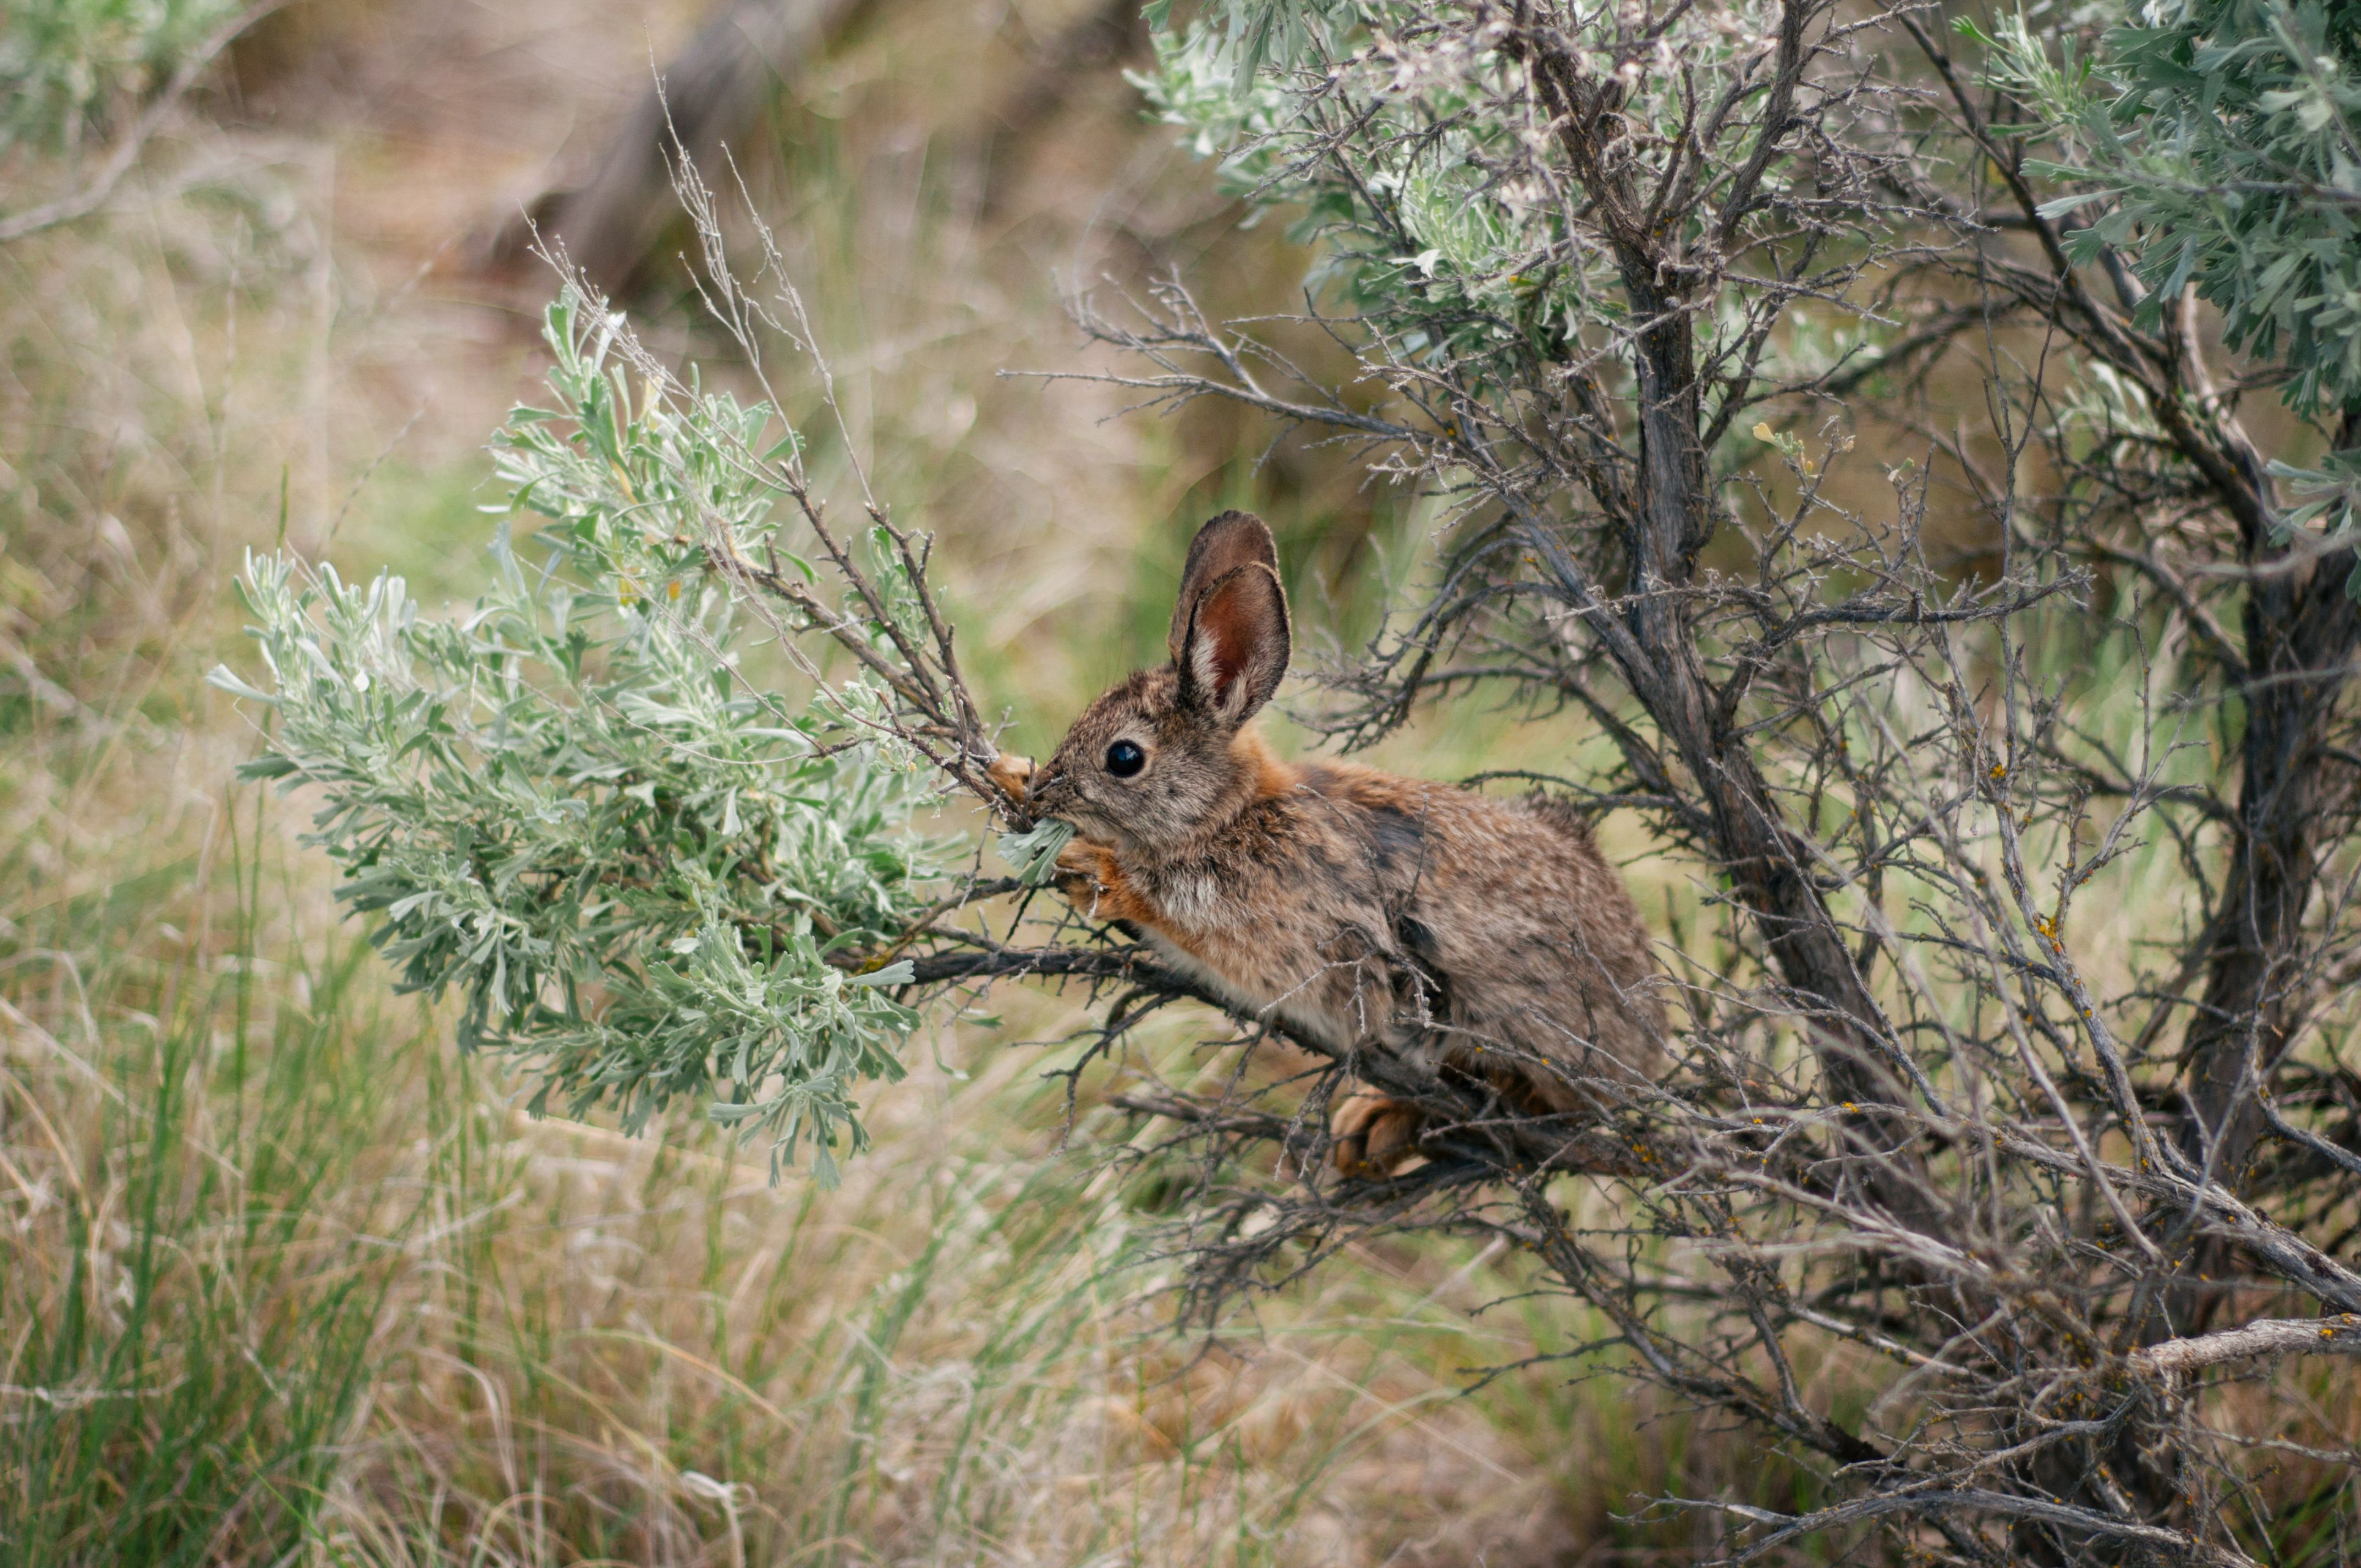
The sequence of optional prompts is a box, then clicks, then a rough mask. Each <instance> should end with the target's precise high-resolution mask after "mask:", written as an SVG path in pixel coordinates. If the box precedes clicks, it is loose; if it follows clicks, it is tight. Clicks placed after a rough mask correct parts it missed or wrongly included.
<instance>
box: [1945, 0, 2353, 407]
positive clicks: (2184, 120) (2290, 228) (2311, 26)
mask: <svg viewBox="0 0 2361 1568" xmlns="http://www.w3.org/2000/svg"><path fill="white" fill-rule="evenodd" d="M2114 21H2115V24H2116V25H2114V27H2110V28H2109V29H2108V30H2107V31H2106V32H2105V33H2104V35H2103V37H2102V38H2101V39H2100V40H2099V42H2098V44H2097V46H2096V48H2095V49H2092V51H2091V52H2090V53H2089V54H2087V55H2083V54H2081V53H2080V52H2079V51H2078V49H2077V48H2076V46H2075V42H2074V39H2073V36H2072V33H2071V32H2070V31H2069V32H2068V33H2067V34H2066V35H2065V38H2064V40H2063V44H2062V53H2061V54H2060V55H2059V57H2058V58H2055V59H2053V58H2052V57H2051V54H2050V51H2049V49H2048V48H2047V47H2046V46H2045V44H2044V43H2043V41H2042V40H2041V39H2040V38H2037V36H2036V35H2035V33H2034V31H2033V30H2032V29H2031V28H2029V27H2028V26H2027V24H2026V20H2025V18H2024V17H2023V16H2015V17H2012V18H2010V19H2009V21H2008V22H2006V23H2005V24H2004V25H2003V26H2002V27H2001V28H2000V29H1999V37H1998V38H1996V39H1993V40H1988V42H1989V43H1990V44H1991V47H1992V48H1993V57H1994V60H1995V63H1996V65H1997V66H1998V68H1999V71H2000V72H2001V74H2002V76H2003V78H2004V82H2005V83H2006V84H2007V85H2008V86H2010V87H2011V88H2013V89H2015V91H2017V93H2019V95H2020V97H2021V98H2022V99H2023V101H2025V102H2026V103H2028V104H2033V105H2035V106H2037V108H2038V109H2039V111H2040V112H2041V113H2042V115H2043V117H2044V119H2045V120H2046V121H2047V122H2048V126H2047V128H2048V130H2049V131H2050V132H2051V133H2052V134H2053V135H2054V136H2056V137H2057V138H2058V139H2059V144H2060V147H2061V148H2062V152H2061V155H2060V156H2059V157H2057V158H2054V159H2049V160H2048V161H2044V162H2037V163H2035V164H2034V165H2032V166H2031V167H2032V170H2033V171H2034V172H2036V173H2039V174H2043V175H2046V176H2049V177H2053V178H2060V179H2070V180H2076V181H2082V182H2085V183H2086V184H2087V185H2088V187H2089V188H2086V189H2084V190H2081V191H2079V192H2074V193H2072V194H2069V195H2065V196H2061V197H2059V198H2058V199H2057V200H2055V201H2052V202H2050V203H2047V205H2046V206H2045V208H2044V211H2045V212H2046V213H2047V214H2049V215H2051V216H2059V215H2063V214H2067V213H2070V212H2075V211H2077V210H2078V209H2079V210H2081V213H2082V215H2083V217H2084V218H2085V219H2086V220H2087V222H2086V223H2085V224H2084V225H2083V226H2081V228H2079V229H2078V230H2076V231H2075V232H2074V234H2073V236H2072V237H2071V240H2070V248H2069V254H2070V255H2071V256H2073V258H2075V259H2076V260H2077V261H2081V262H2085V263H2087V262H2091V261H2094V260H2097V259H2098V258H2100V256H2101V254H2102V252H2103V249H2104V248H2105V247H2110V246H2112V247H2117V248H2118V249H2119V250H2121V251H2123V252H2124V253H2125V255H2126V256H2127V257H2128V258H2130V260H2131V262H2132V265H2133V268H2134V269H2135V270H2136V272H2137V273H2138V275H2139V277H2140V280H2141V281H2142V282H2144V283H2145V284H2146V285H2147V288H2148V290H2149V291H2150V292H2149V294H2148V296H2147V311H2146V313H2145V315H2144V316H2143V318H2142V319H2143V322H2144V324H2152V323H2154V321H2155V320H2156V319H2157V312H2158V310H2159V309H2160V308H2161V305H2162V302H2164V301H2166V300H2169V299H2171V298H2173V297H2174V296H2176V295H2178V294H2179V293H2180V290H2181V288H2182V287H2183V286H2184V285H2186V284H2194V285H2195V286H2196V289H2197V292H2198V294H2199V296H2200V297H2201V298H2202V299H2204V300H2206V301H2208V302H2211V303H2212V304H2213V305H2214V306H2216V307H2217V308H2219V309H2220V311H2221V313H2222V326H2223V335H2224V339H2225V340H2226V341H2227V342H2228V344H2229V345H2230V346H2231V347H2232V348H2234V349H2237V350H2239V351H2241V352H2244V353H2247V354H2251V355H2253V356H2255V357H2256V358H2257V359H2260V360H2265V361H2269V362H2274V363H2276V364H2278V365H2280V366H2283V367H2285V369H2286V375H2287V380H2286V384H2285V390H2286V395H2287V398H2288V400H2289V402H2290V404H2291V405H2292V406H2293V407H2295V408H2296V409H2297V410H2299V411H2303V412H2307V413H2310V412H2315V411H2323V410H2325V411H2332V412H2334V411H2340V410H2343V409H2346V408H2352V407H2356V406H2361V8H2356V6H2354V5H2350V4H2344V5H2327V4H2322V3H2319V0H2301V3H2300V4H2290V3H2289V0H2164V3H2159V4H2153V5H2123V6H2121V7H2120V8H2118V9H2116V10H2115V14H2114ZM1962 28H1963V30H1964V31H1967V32H1969V33H1971V34H1973V33H1974V31H1975V29H1974V28H1973V27H1972V25H1970V24H1964V23H1963V24H1962Z"/></svg>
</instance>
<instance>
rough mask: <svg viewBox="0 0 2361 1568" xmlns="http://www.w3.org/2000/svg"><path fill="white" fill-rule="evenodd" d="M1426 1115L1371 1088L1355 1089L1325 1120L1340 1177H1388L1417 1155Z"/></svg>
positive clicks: (1404, 1102)
mask: <svg viewBox="0 0 2361 1568" xmlns="http://www.w3.org/2000/svg"><path fill="white" fill-rule="evenodd" d="M1425 1123H1426V1113H1424V1112H1422V1111H1421V1110H1420V1109H1419V1108H1418V1107H1417V1106H1415V1105H1413V1104H1411V1103H1410V1102H1408V1101H1406V1100H1396V1099H1394V1098H1393V1097H1392V1096H1391V1095H1389V1094H1381V1093H1379V1092H1378V1091H1376V1090H1374V1089H1362V1090H1356V1091H1354V1092H1353V1093H1351V1094H1348V1095H1346V1096H1345V1099H1344V1101H1343V1102H1341V1103H1339V1104H1338V1105H1337V1107H1336V1110H1335V1113H1334V1114H1333V1115H1331V1116H1330V1117H1329V1118H1328V1132H1329V1135H1330V1136H1331V1137H1333V1138H1334V1140H1335V1150H1334V1160H1335V1162H1336V1173H1337V1174H1338V1175H1339V1176H1367V1177H1380V1176H1391V1175H1392V1174H1393V1173H1394V1172H1395V1171H1396V1170H1399V1169H1400V1168H1401V1167H1402V1166H1404V1165H1405V1164H1407V1163H1409V1162H1410V1161H1411V1159H1413V1158H1415V1157H1417V1155H1418V1135H1419V1132H1420V1130H1421V1129H1422V1127H1423V1126H1424V1125H1425Z"/></svg>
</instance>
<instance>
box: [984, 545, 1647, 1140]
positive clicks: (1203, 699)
mask: <svg viewBox="0 0 2361 1568" xmlns="http://www.w3.org/2000/svg"><path fill="white" fill-rule="evenodd" d="M1278 565H1279V557H1278V554H1277V552H1276V551H1275V550H1274V549H1273V548H1272V544H1271V537H1270V530H1269V529H1268V528H1267V527H1265V526H1264V525H1263V522H1262V520H1261V519H1259V518H1257V517H1253V516H1250V515H1249V514H1247V513H1246V512H1237V511H1233V512H1224V514H1223V515H1221V516H1220V517H1217V518H1215V519H1213V521H1211V522H1208V523H1207V524H1205V526H1204V527H1203V528H1202V529H1201V530H1199V531H1198V533H1197V537H1196V539H1195V540H1194V541H1193V542H1192V543H1191V544H1190V546H1189V561H1188V565H1187V567H1186V568H1185V570H1184V572H1183V574H1182V577H1181V583H1180V602H1179V603H1178V604H1177V605H1175V606H1174V608H1173V611H1172V632H1171V639H1170V646H1171V651H1172V662H1171V663H1170V664H1169V665H1167V666H1165V667H1164V668H1161V669H1155V670H1147V671H1143V672H1141V673H1140V674H1136V675H1133V676H1132V677H1131V678H1130V679H1128V680H1126V681H1125V682H1124V683H1123V684H1122V685H1118V686H1116V687H1115V689H1114V690H1113V691H1110V692H1108V693H1107V694H1106V695H1105V696H1102V697H1101V698H1099V699H1098V701H1096V702H1094V703H1093V704H1092V705H1091V707H1089V709H1088V710H1086V711H1085V712H1084V713H1083V714H1082V717H1081V718H1079V719H1077V720H1075V722H1074V726H1073V728H1072V729H1071V730H1070V731H1069V732H1068V733H1067V735H1066V738H1065V740H1063V741H1062V742H1060V745H1059V747H1058V750H1057V752H1056V754H1055V755H1053V756H1052V757H1051V758H1050V760H1049V762H1048V764H1047V765H1045V766H1043V767H1041V768H1040V769H1038V771H1034V772H1032V773H1031V775H1030V779H1029V784H1028V783H1026V782H1025V781H1024V769H1023V766H1022V764H1018V765H1017V767H1016V772H1015V773H1013V774H1009V775H1005V776H1007V777H1009V778H1010V781H1011V782H1013V783H1017V784H1018V786H1019V787H1022V788H1026V789H1027V799H1028V802H1029V804H1030V805H1031V806H1032V808H1033V809H1034V810H1035V811H1036V812H1038V813H1039V814H1040V815H1042V816H1046V817H1062V818H1064V819H1065V820H1066V821H1069V822H1071V823H1072V824H1073V825H1074V828H1075V832H1076V837H1075V839H1074V841H1073V842H1072V843H1071V844H1069V845H1068V846H1067V848H1066V850H1065V852H1064V853H1063V854H1061V855H1060V857H1059V859H1058V869H1059V872H1060V875H1059V887H1060V891H1061V892H1063V893H1064V894H1065V895H1066V896H1067V897H1068V898H1069V899H1071V901H1072V902H1073V904H1074V905H1075V907H1076V908H1078V909H1080V910H1081V911H1082V913H1083V914H1085V915H1086V916H1090V917H1091V918H1093V919H1098V920H1110V921H1120V922H1125V923H1126V924H1128V925H1130V926H1131V927H1136V928H1137V930H1138V932H1139V933H1140V934H1141V935H1142V936H1143V937H1144V938H1145V939H1146V940H1147V941H1148V942H1150V943H1151V944H1153V945H1154V946H1155V947H1156V948H1158V949H1159V951H1160V952H1161V953H1162V954H1163V956H1164V957H1165V958H1166V959H1167V960H1168V961H1170V963H1171V964H1172V965H1174V966H1175V967H1176V968H1179V969H1180V970H1184V971H1186V972H1188V973H1191V974H1193V975H1195V976H1198V977H1200V978H1202V979H1203V980H1205V981H1210V982H1211V983H1212V985H1213V987H1214V989H1216V990H1218V991H1220V992H1223V993H1224V994H1225V995H1227V996H1229V997H1231V998H1233V999H1234V1000H1235V1002H1236V1003H1238V1004H1240V1005H1241V1006H1243V1007H1244V1008H1246V1009H1247V1010H1249V1011H1254V1012H1265V1011H1268V1012H1269V1013H1271V1014H1276V1015H1277V1018H1278V1019H1279V1021H1280V1022H1282V1023H1283V1024H1284V1025H1286V1026H1287V1027H1288V1028H1289V1029H1290V1030H1292V1031H1294V1032H1297V1033H1299V1034H1301V1035H1303V1036H1309V1037H1310V1038H1311V1039H1312V1040H1313V1041H1316V1042H1317V1043H1319V1044H1320V1045H1322V1046H1323V1047H1327V1048H1328V1049H1330V1050H1333V1051H1335V1052H1337V1053H1339V1054H1340V1055H1345V1056H1346V1057H1347V1058H1348V1059H1349V1054H1350V1053H1352V1052H1354V1051H1356V1049H1359V1048H1361V1047H1364V1046H1367V1045H1380V1046H1382V1047H1385V1048H1387V1049H1389V1050H1390V1051H1392V1052H1394V1053H1396V1054H1397V1055H1398V1056H1399V1057H1400V1058H1404V1059H1407V1060H1410V1061H1411V1062H1414V1063H1416V1064H1418V1065H1420V1066H1422V1067H1424V1068H1425V1069H1429V1070H1433V1069H1435V1068H1437V1067H1439V1066H1443V1065H1445V1064H1448V1065H1451V1066H1453V1067H1455V1068H1458V1069H1463V1070H1467V1071H1471V1072H1478V1073H1481V1074H1482V1075H1483V1076H1485V1077H1486V1078H1488V1080H1490V1081H1492V1082H1493V1083H1494V1084H1496V1085H1497V1086H1499V1088H1500V1089H1501V1090H1502V1091H1505V1092H1507V1093H1508V1094H1510V1096H1511V1097H1512V1098H1513V1099H1515V1100H1517V1101H1518V1102H1521V1104H1522V1105H1523V1107H1524V1108H1525V1109H1528V1110H1546V1111H1549V1112H1554V1113H1576V1112H1582V1111H1585V1110H1587V1109H1593V1108H1595V1107H1597V1106H1598V1105H1599V1104H1600V1103H1601V1091H1602V1087H1603V1086H1602V1083H1601V1080H1605V1083H1606V1085H1611V1084H1613V1083H1616V1082H1622V1083H1627V1084H1628V1083H1633V1082H1637V1081H1641V1080H1643V1079H1644V1078H1645V1077H1646V1076H1647V1075H1649V1074H1650V1073H1651V1072H1652V1071H1653V1069H1654V1065H1655V1063H1656V1062H1657V1060H1658V1059H1659V1057H1660V1055H1661V1043H1662V1041H1663V1038H1664V1010H1663V1006H1662V1003H1661V1002H1660V1001H1659V999H1658V997H1657V996H1656V993H1655V984H1654V979H1653V973H1654V971H1653V965H1652V963H1651V962H1650V955H1649V946H1648V938H1647V934H1646V932H1645V930H1644V929H1643V927H1642V926H1641V924H1640V916H1639V912H1638V910H1637V909H1636V908H1634V906H1633V905H1632V903H1631V894H1630V893H1629V892H1628V891H1626V889H1625V888H1624V886H1623V881H1622V879H1621V878H1620V876H1618V875H1617V874H1616V872H1615V870H1614V868H1613V867H1611V866H1609V864H1608V863H1607V861H1606V860H1605V858H1604V857H1602V856H1601V855H1600V854H1599V852H1598V849H1597V847H1596V846H1594V845H1593V844H1592V842H1591V839H1590V834H1589V830H1588V828H1587V826H1586V825H1585V824H1584V822H1583V820H1582V819H1581V817H1579V816H1578V815H1576V813H1575V812H1573V811H1572V810H1570V809H1568V808H1566V807H1565V806H1557V805H1553V804H1551V803H1549V802H1547V801H1544V800H1541V799H1528V800H1513V801H1512V800H1494V799H1489V798H1487V797H1486V796H1483V795H1477V794H1474V793H1472V792H1470V791H1467V790H1465V789H1460V788H1457V787H1455V786H1453V785H1450V784H1427V783H1422V782H1420V781H1418V780H1414V779H1404V778H1396V777H1394V776H1393V775H1391V774H1389V773H1379V772H1378V771H1377V770H1376V769H1374V768H1366V767H1360V766H1356V765H1355V764H1352V763H1349V762H1297V763H1290V762H1282V761H1280V760H1279V757H1278V756H1276V755H1275V754H1273V752H1272V751H1271V750H1270V748H1269V747H1268V745H1267V744H1266V743H1265V742H1264V740H1262V738H1261V737H1260V736H1259V735H1257V733H1256V732H1255V731H1254V730H1253V729H1250V728H1248V720H1250V719H1252V718H1254V716H1255V714H1256V712H1257V710H1258V709H1260V708H1261V707H1262V706H1263V705H1264V704H1265V703H1266V702H1268V701H1269V700H1270V696H1271V694H1272V693H1273V692H1275V691H1277V690H1278V689H1279V679H1280V677H1281V676H1283V675H1284V674H1286V673H1287V661H1288V652H1289V637H1288V617H1287V597H1286V593H1285V591H1284V590H1283V589H1282V588H1281V587H1280V586H1279V572H1278ZM1579 1080H1588V1083H1587V1092H1586V1090H1585V1087H1582V1086H1578V1081H1579ZM1605 1092H1606V1094H1607V1096H1608V1098H1609V1099H1611V1098H1612V1090H1611V1088H1607V1089H1606V1090H1605ZM1334 1133H1335V1135H1336V1139H1337V1147H1336V1160H1337V1164H1338V1166H1339V1168H1342V1169H1344V1170H1345V1171H1346V1172H1347V1173H1357V1172H1359V1171H1362V1170H1364V1169H1377V1170H1391V1169H1392V1168H1394V1167H1395V1166H1397V1165H1399V1164H1400V1163H1401V1162H1402V1161H1403V1160H1404V1159H1406V1158H1408V1157H1410V1156H1411V1153H1412V1152H1413V1151H1414V1148H1415V1145H1416V1142H1417V1139H1418V1135H1419V1117H1418V1113H1416V1112H1415V1111H1414V1110H1413V1109H1412V1108H1411V1107H1410V1106H1408V1105H1406V1104H1404V1103H1402V1102H1397V1101H1393V1100H1389V1099H1387V1098H1385V1097H1384V1096H1382V1095H1379V1094H1377V1093H1375V1092H1373V1091H1363V1092H1360V1093H1357V1094H1355V1095H1354V1096H1352V1097H1351V1098H1349V1099H1348V1100H1346V1101H1345V1102H1344V1103H1343V1104H1342V1105H1341V1106H1340V1107H1339V1109H1338V1111H1337V1113H1336V1114H1335V1117H1334Z"/></svg>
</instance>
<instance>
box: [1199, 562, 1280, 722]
mask: <svg viewBox="0 0 2361 1568" xmlns="http://www.w3.org/2000/svg"><path fill="white" fill-rule="evenodd" d="M1288 652H1289V641H1288V634H1287V591H1286V590H1285V589H1284V588H1281V587H1279V574H1278V573H1276V572H1274V571H1272V570H1271V569H1270V568H1269V567H1268V566H1266V565H1263V564H1262V563H1261V562H1259V561H1249V562H1248V563H1246V565H1243V566H1235V567H1232V568H1231V569H1230V570H1229V571H1227V572H1225V573H1224V574H1223V575H1222V576H1219V577H1216V578H1214V579H1213V581H1212V582H1211V583H1209V584H1207V585H1206V587H1205V591H1204V592H1202V593H1201V594H1199V595H1198V596H1197V602H1196V605H1195V607H1194V609H1191V612H1190V616H1189V624H1188V627H1187V628H1186V630H1184V631H1183V632H1182V634H1181V639H1180V658H1179V659H1177V660H1176V661H1174V662H1175V663H1176V664H1177V665H1178V667H1179V669H1180V703H1181V706H1182V707H1186V708H1189V709H1191V710H1193V711H1195V712H1198V713H1202V714H1203V715H1204V716H1205V717H1207V718H1211V719H1213V721H1214V722H1215V723H1217V724H1221V725H1224V726H1227V727H1230V728H1235V727H1236V726H1238V725H1241V724H1244V723H1245V722H1246V720H1247V719H1249V718H1253V717H1254V714H1255V710H1256V709H1257V708H1259V707H1262V705H1263V704H1264V703H1267V702H1268V701H1269V700H1270V697H1271V694H1272V693H1273V692H1275V691H1277V690H1279V681H1280V679H1281V678H1282V677H1283V676H1285V675H1286V674H1287V655H1288Z"/></svg>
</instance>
